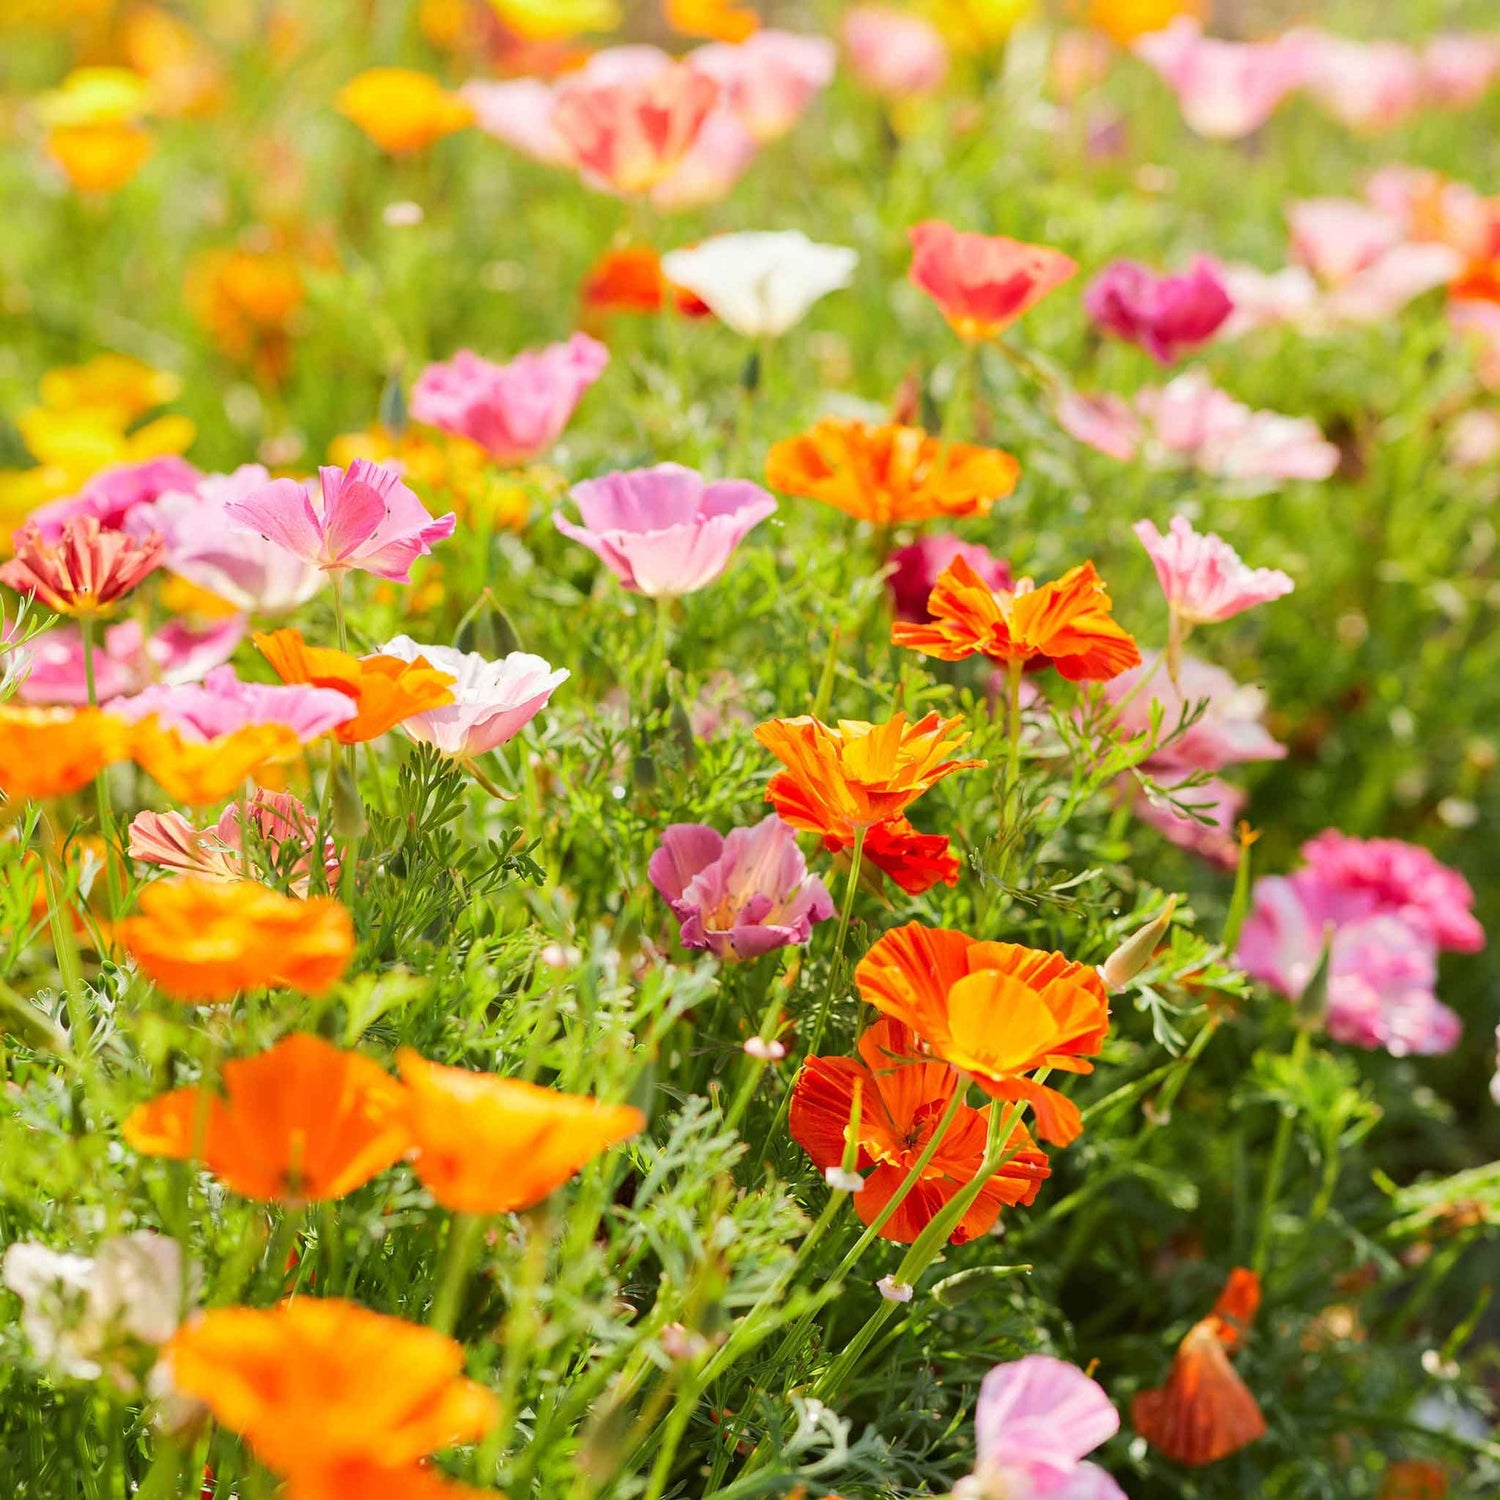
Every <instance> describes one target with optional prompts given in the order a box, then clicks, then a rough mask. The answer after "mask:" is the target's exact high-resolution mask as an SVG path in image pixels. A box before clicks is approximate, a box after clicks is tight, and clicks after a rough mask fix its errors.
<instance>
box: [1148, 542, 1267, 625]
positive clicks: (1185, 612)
mask: <svg viewBox="0 0 1500 1500" xmlns="http://www.w3.org/2000/svg"><path fill="white" fill-rule="evenodd" d="M1134 530H1135V534H1136V536H1138V537H1139V538H1140V540H1141V545H1142V546H1143V547H1145V549H1146V551H1147V553H1148V554H1149V556H1150V558H1151V563H1152V566H1153V567H1154V568H1155V569H1156V577H1157V579H1158V581H1159V582H1160V583H1161V590H1162V593H1164V594H1165V595H1166V596H1167V604H1168V606H1169V607H1170V608H1171V610H1172V613H1173V614H1175V615H1177V616H1178V617H1179V618H1180V619H1181V620H1182V621H1183V622H1184V623H1186V624H1188V625H1211V624H1214V623H1216V622H1218V621H1220V620H1228V619H1230V618H1231V617H1232V616H1234V615H1237V614H1240V613H1242V612H1243V611H1244V610H1247V609H1253V608H1254V607H1255V606H1256V605H1257V604H1264V603H1266V602H1267V601H1268V600H1271V599H1279V598H1281V596H1282V595H1283V594H1289V593H1291V591H1292V589H1293V587H1294V585H1293V583H1292V580H1291V579H1290V578H1288V577H1287V575H1286V574H1285V573H1282V572H1280V571H1279V570H1277V569H1275V568H1247V567H1246V566H1245V564H1244V563H1242V562H1241V561H1240V556H1239V553H1237V552H1236V551H1235V550H1234V548H1233V547H1231V546H1230V545H1229V543H1228V542H1226V541H1225V540H1224V539H1223V538H1222V537H1219V536H1215V535H1214V533H1213V532H1208V533H1206V534H1200V533H1199V532H1196V531H1194V530H1193V528H1192V525H1191V524H1190V523H1189V522H1188V520H1187V518H1186V517H1185V516H1173V517H1172V523H1171V525H1170V527H1169V528H1168V530H1167V534H1166V535H1165V536H1163V535H1162V534H1161V532H1159V531H1158V530H1157V529H1156V527H1155V525H1153V524H1152V522H1150V521H1137V522H1136V523H1135V527H1134Z"/></svg>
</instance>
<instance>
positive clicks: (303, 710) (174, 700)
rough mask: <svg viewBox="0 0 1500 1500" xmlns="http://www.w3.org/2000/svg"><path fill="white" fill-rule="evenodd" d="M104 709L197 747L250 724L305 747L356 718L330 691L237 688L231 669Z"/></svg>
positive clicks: (344, 698)
mask: <svg viewBox="0 0 1500 1500" xmlns="http://www.w3.org/2000/svg"><path fill="white" fill-rule="evenodd" d="M105 706H106V707H107V708H108V710H109V712H110V713H111V714H113V715H115V717H116V718H121V719H125V720H128V721H129V722H130V723H132V724H135V723H139V722H140V721H141V720H142V719H148V718H155V719H156V721H157V723H158V724H159V725H160V727H161V728H163V729H175V730H177V731H178V732H179V733H180V734H181V735H182V737H183V738H184V739H185V740H187V741H190V742H193V743H198V744H207V743H208V742H209V741H210V740H216V739H219V738H221V737H222V736H224V735H229V734H233V733H234V732H235V731H236V730H239V729H246V728H249V727H250V726H251V725H254V724H280V725H284V726H285V727H286V728H287V729H290V730H291V731H292V732H293V733H294V734H295V735H296V736H297V738H298V739H299V740H301V741H302V743H303V744H310V743H311V742H312V741H313V740H316V739H318V738H320V737H321V736H323V735H325V734H327V733H328V732H329V731H330V730H332V729H334V728H335V727H336V726H338V725H339V724H342V723H343V722H344V720H345V719H352V718H353V717H354V715H355V713H356V708H355V704H354V700H353V699H352V698H350V697H349V696H348V695H347V694H345V693H340V692H336V691H335V690H334V689H333V688H318V687H307V686H305V685H299V686H294V687H282V686H270V685H268V684H266V683H260V682H242V681H241V680H240V679H239V678H238V677H236V676H235V674H234V668H233V667H215V668H214V669H213V671H211V672H210V673H209V674H208V676H207V677H205V678H204V680H203V681H202V682H200V683H180V684H177V685H173V686H168V685H165V684H157V685H155V686H153V687H148V688H146V689H145V690H144V691H143V692H139V693H133V694H130V695H129V696H128V697H123V698H114V699H111V700H110V702H109V703H107V704H106V705H105Z"/></svg>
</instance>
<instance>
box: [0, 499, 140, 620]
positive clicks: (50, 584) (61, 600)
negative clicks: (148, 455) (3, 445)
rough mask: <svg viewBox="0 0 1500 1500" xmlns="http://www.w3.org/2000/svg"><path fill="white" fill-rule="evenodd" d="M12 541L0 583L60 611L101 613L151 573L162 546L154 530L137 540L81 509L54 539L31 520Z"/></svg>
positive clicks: (57, 611)
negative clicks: (12, 549)
mask: <svg viewBox="0 0 1500 1500" xmlns="http://www.w3.org/2000/svg"><path fill="white" fill-rule="evenodd" d="M13 542H14V545H15V549H16V555H15V556H14V557H13V558H11V560H10V561H9V562H8V563H6V564H5V565H4V567H0V583H4V584H8V585H9V586H10V587H11V588H13V589H14V590H15V591H16V592H17V593H18V594H26V595H29V596H30V597H32V598H35V599H39V600H40V601H41V602H42V603H43V604H44V605H45V606H46V607H47V608H48V609H50V610H53V611H55V612H56V613H57V614H60V615H78V616H94V615H98V614H102V613H103V612H104V611H106V610H108V609H110V608H112V607H113V606H114V605H116V604H118V603H119V602H120V600H122V599H123V598H124V597H125V596H126V595H127V594H129V593H131V592H133V591H134V589H135V588H136V587H137V585H139V584H140V583H141V582H142V581H143V580H145V579H146V578H148V577H149V576H150V575H151V574H152V573H154V572H155V571H156V570H157V569H158V568H159V567H160V566H161V564H162V558H163V556H164V555H165V552H166V549H165V547H164V546H163V544H162V539H161V537H160V536H159V535H157V534H156V533H155V532H153V533H152V534H151V535H150V536H149V537H147V538H146V539H145V540H144V541H137V540H136V539H135V538H134V537H132V536H130V535H129V534H127V533H126V532H123V531H105V530H102V529H101V527H100V525H99V522H98V521H97V520H96V519H95V518H94V517H93V516H85V515H74V516H70V517H68V519H67V520H65V521H64V522H63V523H62V526H61V528H60V530H59V531H58V533H57V536H56V540H55V541H48V540H47V539H46V538H45V536H44V535H43V534H42V531H41V529H40V528H39V527H38V526H36V525H35V524H34V523H30V524H28V525H25V526H23V527H22V528H21V529H20V530H19V531H18V532H16V534H15V537H14V538H13Z"/></svg>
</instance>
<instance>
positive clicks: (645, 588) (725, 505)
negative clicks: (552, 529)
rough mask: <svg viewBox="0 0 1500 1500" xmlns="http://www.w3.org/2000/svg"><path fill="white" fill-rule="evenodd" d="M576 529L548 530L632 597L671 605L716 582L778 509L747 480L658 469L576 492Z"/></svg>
mask: <svg viewBox="0 0 1500 1500" xmlns="http://www.w3.org/2000/svg"><path fill="white" fill-rule="evenodd" d="M572 494H573V498H574V500H576V501H577V502H578V509H579V513H580V515H581V516H582V518H583V524H582V525H581V526H580V525H579V524H578V523H577V522H574V521H569V520H568V519H567V518H566V517H565V516H563V515H562V514H561V513H560V512H554V513H553V516H552V521H553V524H554V525H555V526H556V527H557V529H558V530H559V531H560V532H562V534H563V535H564V536H566V537H571V538H572V539H573V540H574V541H575V542H580V543H582V544H583V546H585V547H587V548H588V549H589V551H590V552H592V553H593V554H594V555H595V556H596V557H597V558H599V560H600V561H601V562H603V563H604V564H605V565H606V566H607V567H608V568H609V570H610V572H612V573H613V574H614V575H615V577H616V578H617V579H619V581H620V585H621V587H623V588H626V589H628V590H629V591H630V592H631V593H633V594H645V595H647V596H649V597H651V598H662V597H669V598H676V597H678V596H679V595H682V594H691V593H693V592H694V591H696V590H697V589H701V588H703V587H705V586H706V585H707V584H710V583H712V582H713V581H714V579H716V578H717V577H718V576H719V575H720V574H721V573H722V572H723V571H724V569H725V568H727V567H728V566H729V560H730V558H731V557H733V556H734V552H735V549H736V548H737V547H738V546H739V545H740V543H741V542H742V541H744V539H745V537H746V536H747V535H748V534H749V532H750V530H751V529H752V528H753V527H755V526H757V525H759V523H760V522H762V521H764V520H765V519H766V517H767V516H770V515H772V514H774V513H775V510H776V502H775V501H774V500H773V499H772V498H771V497H770V496H769V495H768V494H767V493H766V492H765V491H764V490H763V489H761V487H760V486H759V485H757V484H751V483H750V481H749V480H747V479H721V480H717V481H713V482H705V481H704V480H703V478H702V477H701V476H700V475H698V474H696V473H694V472H693V470H691V469H685V468H683V467H682V465H681V464H657V465H656V467H655V468H651V469H630V470H624V471H620V472H616V473H613V474H605V475H603V476H602V477H601V478H599V479H588V480H585V481H584V482H583V483H582V484H577V485H574V486H573V491H572Z"/></svg>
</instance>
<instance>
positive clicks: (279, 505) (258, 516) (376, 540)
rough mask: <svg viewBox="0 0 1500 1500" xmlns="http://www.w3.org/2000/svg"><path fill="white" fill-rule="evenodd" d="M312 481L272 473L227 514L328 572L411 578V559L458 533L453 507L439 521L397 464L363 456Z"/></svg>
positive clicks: (323, 471) (322, 472) (232, 504)
mask: <svg viewBox="0 0 1500 1500" xmlns="http://www.w3.org/2000/svg"><path fill="white" fill-rule="evenodd" d="M318 481H319V482H318V484H317V485H316V486H315V485H314V484H313V482H312V481H311V480H307V481H305V482H301V483H299V482H298V481H297V480H295V479H273V480H272V481H271V482H270V483H269V484H267V485H263V486H261V487H260V488H259V489H256V490H254V491H252V492H251V493H250V494H248V495H244V496H241V497H240V498H238V499H234V500H230V501H228V502H226V504H225V506H224V512H225V514H226V515H227V516H228V517H229V518H230V519H231V520H233V521H237V522H240V523H241V524H243V525H245V526H248V527H249V528H250V529H251V530H253V531H258V532H259V533H260V534H261V536H263V537H264V538H265V539H266V540H267V541H270V542H275V543H276V544H277V546H279V547H284V548H286V550H287V551H288V552H290V553H292V554H293V555H294V556H296V557H300V558H301V559H302V560H303V561H304V562H308V563H312V564H314V565H315V566H317V567H319V568H321V569H322V570H323V571H324V572H325V573H333V574H341V573H345V572H347V571H349V570H350V569H351V568H353V569H358V570H359V571H360V572H362V573H373V574H374V575H375V576H376V577H377V578H388V579H390V581H391V582H392V583H410V582H411V565H412V564H413V563H414V562H415V561H416V560H417V559H418V558H419V557H425V556H426V555H427V554H428V553H429V552H431V551H432V544H433V543H434V542H440V541H442V540H443V539H444V538H445V537H450V536H452V535H453V528H454V527H455V526H456V525H457V524H458V522H457V517H455V516H454V515H453V514H452V512H449V514H448V515H446V516H442V517H440V518H439V519H437V520H433V518H432V517H431V516H430V515H429V514H428V513H427V510H426V509H425V507H424V506H423V504H422V502H421V501H420V500H418V499H417V497H416V495H415V494H414V493H413V492H412V491H411V490H410V489H408V488H407V486H406V485H405V484H403V483H402V482H401V476H400V475H399V474H398V473H396V471H395V470H394V469H386V468H382V467H381V466H380V465H379V464H372V463H370V462H369V461H368V460H367V459H363V458H357V459H355V460H354V462H353V463H352V464H350V465H349V468H348V470H347V471H345V470H343V469H339V468H335V467H332V466H329V467H326V468H322V469H319V470H318Z"/></svg>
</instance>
